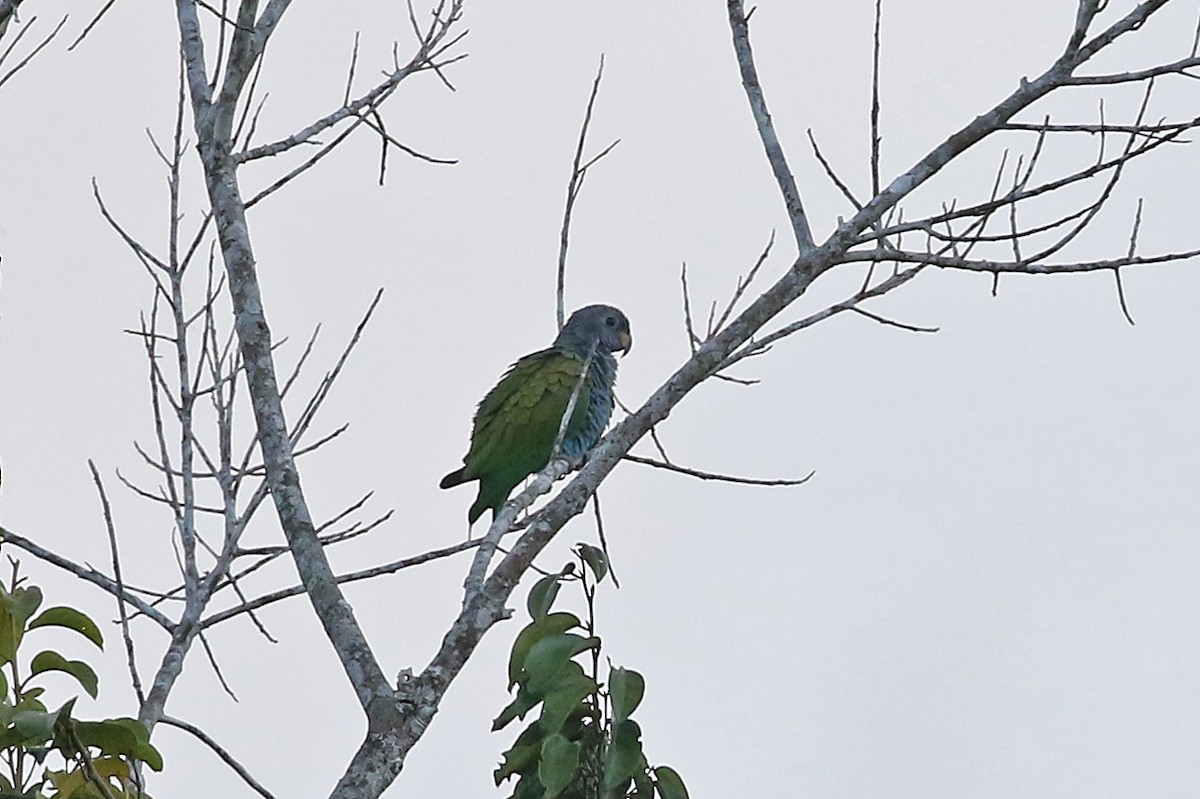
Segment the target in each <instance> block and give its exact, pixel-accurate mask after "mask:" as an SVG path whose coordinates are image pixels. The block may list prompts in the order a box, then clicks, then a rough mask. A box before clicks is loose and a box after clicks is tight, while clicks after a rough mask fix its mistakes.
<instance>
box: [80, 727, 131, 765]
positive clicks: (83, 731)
mask: <svg viewBox="0 0 1200 799" xmlns="http://www.w3.org/2000/svg"><path fill="white" fill-rule="evenodd" d="M75 734H76V735H78V736H79V742H80V743H82V744H83V745H84V746H94V747H96V748H97V749H99V750H100V751H101V752H102V753H104V754H106V755H126V756H132V755H133V753H134V752H136V751H137V748H138V739H137V734H136V733H134V732H133V730H131V729H129V728H128V727H126V726H125V725H124V724H121V723H119V722H116V721H112V720H109V721H79V722H76V724H75Z"/></svg>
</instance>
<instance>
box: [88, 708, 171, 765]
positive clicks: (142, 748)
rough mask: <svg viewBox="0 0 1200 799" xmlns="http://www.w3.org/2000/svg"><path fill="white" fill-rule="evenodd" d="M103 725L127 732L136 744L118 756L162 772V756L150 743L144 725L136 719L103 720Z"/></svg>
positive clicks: (148, 734) (148, 732) (148, 731)
mask: <svg viewBox="0 0 1200 799" xmlns="http://www.w3.org/2000/svg"><path fill="white" fill-rule="evenodd" d="M103 723H104V724H111V725H113V726H116V727H121V728H123V729H125V730H127V731H128V732H129V734H130V735H132V736H133V738H134V740H135V741H136V742H137V744H136V745H135V746H134V747H133V748H132V749H130V750H129V751H128V752H121V753H120V754H122V755H125V756H126V757H132V758H134V759H136V760H140V761H142V762H143V763H145V764H146V765H147V766H149V767H150V768H152V769H154V770H155V771H162V768H163V760H162V754H161V753H160V752H159V751H158V750H157V749H155V748H154V746H153V744H151V743H150V730H148V729H146V725H145V724H143V723H142V722H140V721H138V720H137V719H131V718H128V717H122V718H116V719H105V720H104V722H103Z"/></svg>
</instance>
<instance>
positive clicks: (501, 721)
mask: <svg viewBox="0 0 1200 799" xmlns="http://www.w3.org/2000/svg"><path fill="white" fill-rule="evenodd" d="M541 701H542V698H541V697H540V696H534V695H533V694H532V693H531V692H530V691H529V689H528V688H525V687H522V688H521V690H519V691H517V698H516V699H514V700H513V701H511V702H509V703H508V705H507V707H505V708H504V710H501V711H500V715H499V716H496V718H495V719H493V720H492V732H496V731H497V730H502V729H504V728H505V727H507V726H508V725H509V723H510V722H512V720H513V719H523V718H525V714H526V713H528V712H529V711H530V710H533V709H534V708H535V707H537V705H538V703H539V702H541Z"/></svg>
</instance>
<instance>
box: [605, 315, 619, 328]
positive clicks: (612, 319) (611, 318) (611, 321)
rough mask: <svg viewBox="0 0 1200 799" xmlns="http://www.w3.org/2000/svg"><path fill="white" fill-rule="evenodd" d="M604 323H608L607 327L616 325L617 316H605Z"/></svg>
mask: <svg viewBox="0 0 1200 799" xmlns="http://www.w3.org/2000/svg"><path fill="white" fill-rule="evenodd" d="M604 324H606V325H608V326H609V327H616V326H617V317H615V316H608V317H605V319H604Z"/></svg>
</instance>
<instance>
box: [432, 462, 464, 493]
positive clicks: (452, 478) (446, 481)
mask: <svg viewBox="0 0 1200 799" xmlns="http://www.w3.org/2000/svg"><path fill="white" fill-rule="evenodd" d="M466 470H467V467H465V466H464V467H463V468H461V469H459V470H458V471H457V472H450V474H448V475H446V476H445V477H443V478H442V482H440V483H438V488H454V487H455V486H458V485H462V484H463V483H465V482H467V480H466V478H465V477H463V472H465V471H466Z"/></svg>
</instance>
